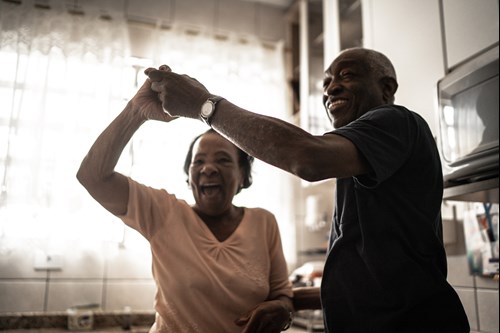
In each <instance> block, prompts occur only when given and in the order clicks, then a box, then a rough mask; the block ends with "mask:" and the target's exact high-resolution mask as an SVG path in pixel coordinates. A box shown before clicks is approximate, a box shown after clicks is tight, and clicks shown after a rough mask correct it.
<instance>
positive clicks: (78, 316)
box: [66, 304, 98, 331]
mask: <svg viewBox="0 0 500 333" xmlns="http://www.w3.org/2000/svg"><path fill="white" fill-rule="evenodd" d="M97 307H98V306H97V305H94V304H91V305H83V306H75V307H71V308H69V309H68V310H67V311H66V312H67V313H68V330H70V331H87V330H91V329H92V328H93V327H94V312H93V310H94V309H96V308H97Z"/></svg>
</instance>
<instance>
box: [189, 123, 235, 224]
mask: <svg viewBox="0 0 500 333" xmlns="http://www.w3.org/2000/svg"><path fill="white" fill-rule="evenodd" d="M192 156H193V157H192V160H191V165H190V166H189V185H190V186H191V190H192V191H193V196H194V199H195V201H196V204H195V208H197V209H199V210H200V211H201V212H202V213H205V214H207V215H212V216H214V215H220V214H222V213H224V212H226V211H227V210H229V209H230V208H231V207H232V202H233V197H234V196H235V194H236V193H237V191H238V188H239V187H240V186H241V185H242V184H243V171H242V168H241V167H240V165H239V163H238V150H237V148H236V146H235V145H233V144H232V143H231V142H229V141H227V140H226V139H224V138H223V137H222V136H220V135H219V134H217V133H212V132H210V133H206V134H204V135H203V136H201V137H200V138H199V139H198V140H197V141H196V142H195V144H194V146H193V154H192Z"/></svg>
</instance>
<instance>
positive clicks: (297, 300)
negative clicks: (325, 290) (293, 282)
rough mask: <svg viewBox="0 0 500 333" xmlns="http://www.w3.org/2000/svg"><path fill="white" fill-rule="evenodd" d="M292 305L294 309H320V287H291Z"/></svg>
mask: <svg viewBox="0 0 500 333" xmlns="http://www.w3.org/2000/svg"><path fill="white" fill-rule="evenodd" d="M293 307H294V309H295V311H299V310H319V309H321V299H320V288H319V287H298V288H293Z"/></svg>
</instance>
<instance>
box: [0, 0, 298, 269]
mask: <svg viewBox="0 0 500 333" xmlns="http://www.w3.org/2000/svg"><path fill="white" fill-rule="evenodd" d="M50 6H51V8H50V9H44V8H40V6H38V7H37V6H35V5H34V3H32V2H29V1H23V2H22V4H14V3H10V2H5V1H0V27H1V30H0V103H1V108H0V144H1V146H0V182H1V186H2V187H1V197H0V198H1V199H0V237H1V236H2V235H3V236H5V235H7V236H14V237H48V238H63V239H72V238H82V237H89V238H92V237H96V235H100V236H99V237H104V239H107V240H110V239H111V240H117V241H122V237H123V229H122V228H123V226H122V224H121V223H118V222H117V221H116V219H115V218H113V217H112V216H111V215H110V214H109V213H107V212H106V211H104V209H103V208H101V207H100V206H99V205H97V204H96V203H95V201H93V199H92V198H90V196H89V195H88V194H87V193H86V192H85V190H84V189H83V188H82V187H81V186H80V185H79V184H78V182H77V181H76V178H75V174H76V171H77V169H78V166H79V163H80V161H81V160H82V158H83V156H84V155H85V153H86V152H87V151H88V149H89V147H90V145H91V144H92V143H93V141H94V140H95V138H96V137H97V135H98V134H99V133H100V132H101V131H102V130H103V129H104V127H105V126H106V125H107V124H108V123H109V122H110V120H111V119H112V118H114V117H115V116H116V114H118V113H119V112H120V111H121V110H122V109H123V106H124V105H125V103H126V101H127V100H128V99H129V98H130V97H131V96H132V94H133V93H134V92H135V91H136V89H137V85H141V84H142V82H143V81H144V80H145V76H144V74H143V69H144V67H147V66H155V67H157V66H159V65H161V64H168V65H169V66H170V67H171V68H172V69H173V70H174V71H176V72H179V73H186V74H188V75H190V76H193V77H195V78H197V79H198V80H200V81H201V82H203V83H204V84H205V85H206V87H207V88H208V89H209V90H210V91H211V92H212V93H215V94H219V95H222V96H224V97H226V98H227V99H228V100H230V101H232V102H234V103H236V104H238V105H240V106H242V107H245V108H248V109H249V110H252V111H255V112H259V113H264V114H268V115H272V116H275V117H278V118H283V119H284V118H286V114H287V112H286V110H287V105H286V102H285V101H286V97H285V93H286V86H285V82H286V80H285V75H284V65H283V49H282V45H281V44H279V43H277V44H276V45H272V46H271V47H269V46H264V45H263V44H262V43H261V42H259V41H258V40H256V39H255V38H253V37H251V36H247V37H245V38H244V39H243V38H241V37H240V36H236V35H227V36H225V37H223V38H221V37H220V36H219V37H215V36H214V35H213V34H206V33H204V32H197V33H193V32H192V31H187V30H186V29H184V28H183V27H180V26H175V25H174V26H173V27H172V28H171V29H168V30H165V29H161V28H157V29H154V28H151V34H153V36H154V38H153V41H154V44H155V45H154V50H155V51H154V56H153V59H133V58H130V57H129V56H128V50H129V40H128V33H127V23H126V21H125V19H124V18H123V17H121V16H120V15H116V14H115V15H111V20H109V19H107V18H106V17H102V16H101V15H100V13H99V12H92V11H90V10H85V13H84V15H75V14H69V13H68V11H67V8H65V6H64V2H63V1H50ZM207 129H208V128H207V127H206V126H205V125H204V124H203V123H201V122H197V121H194V120H189V119H177V120H175V121H174V122H172V123H168V124H166V123H162V122H147V123H146V124H145V125H143V126H142V127H141V128H140V130H139V131H138V133H137V134H136V135H135V136H134V138H133V140H132V142H131V143H130V145H129V147H127V149H126V152H125V154H124V155H123V156H122V158H121V160H120V162H119V165H118V169H119V170H120V171H122V172H123V173H126V174H129V175H132V176H133V177H134V178H135V179H137V180H138V181H141V182H143V183H145V184H148V185H150V186H154V187H164V188H166V189H167V190H169V191H170V192H172V193H175V194H176V195H177V196H178V197H181V198H184V199H186V200H187V201H188V202H191V201H192V200H193V199H192V194H191V192H190V190H189V189H188V188H187V185H186V177H185V175H184V174H183V173H182V166H183V162H184V157H185V154H186V152H187V149H188V145H189V143H190V141H191V140H192V138H193V137H194V136H195V135H197V134H199V133H201V132H203V131H205V130H207ZM289 177H290V176H289V175H286V174H285V173H284V172H282V171H279V170H277V169H275V168H273V167H270V166H268V165H266V164H264V163H262V162H260V161H256V163H255V167H254V185H252V187H251V188H250V189H247V190H245V191H243V192H242V193H240V194H239V195H238V196H237V197H236V199H235V200H236V203H237V204H240V205H244V206H260V207H264V208H267V209H269V210H271V211H272V212H273V213H275V214H276V216H277V218H278V221H279V223H280V226H281V227H282V228H281V229H282V233H283V239H284V247H285V249H286V250H287V253H294V251H293V247H294V245H293V244H294V242H293V239H294V234H293V221H292V219H291V212H290V202H291V195H292V194H291V190H290V185H289V184H290V181H289ZM97 230H98V231H97ZM101 239H102V238H101ZM292 260H293V258H292Z"/></svg>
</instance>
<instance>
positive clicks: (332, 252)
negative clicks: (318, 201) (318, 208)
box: [321, 105, 469, 333]
mask: <svg viewBox="0 0 500 333" xmlns="http://www.w3.org/2000/svg"><path fill="white" fill-rule="evenodd" d="M334 134H335V135H341V136H343V137H345V138H347V139H349V140H350V141H351V142H353V143H354V145H355V146H356V147H357V149H358V150H359V152H360V154H361V155H362V156H363V158H364V159H365V160H366V161H367V163H368V164H369V166H370V170H371V172H370V173H369V174H366V175H362V176H358V177H351V178H343V179H337V189H336V203H335V214H334V217H333V225H332V230H331V236H330V244H329V253H328V257H327V261H326V263H325V268H324V273H323V279H322V285H321V300H322V305H323V311H324V320H325V325H326V328H327V332H333V333H343V332H384V333H387V332H431V331H432V332H434V331H433V330H434V329H437V331H436V332H438V331H439V332H454V333H457V332H469V325H468V322H467V317H466V315H465V312H464V310H463V307H462V304H461V302H460V300H459V298H458V296H457V294H456V292H455V291H454V289H453V288H452V287H451V286H450V285H449V284H448V282H447V281H446V275H447V267H446V253H445V251H444V247H443V243H442V224H441V214H440V211H441V201H442V195H443V180H442V179H443V177H442V170H441V163H440V157H439V153H438V150H437V147H436V143H435V140H434V138H433V136H432V133H431V131H430V129H429V127H428V125H427V123H426V122H425V120H424V119H423V118H422V117H420V116H419V115H418V114H416V113H414V112H412V111H409V110H407V109H406V108H404V107H402V106H396V105H385V106H381V107H378V108H376V109H374V110H371V111H369V112H368V113H366V114H364V115H363V116H361V117H360V118H359V119H357V120H356V121H353V122H351V123H350V124H349V125H347V126H344V127H342V128H340V129H337V130H335V131H333V132H330V133H326V134H325V135H334Z"/></svg>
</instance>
